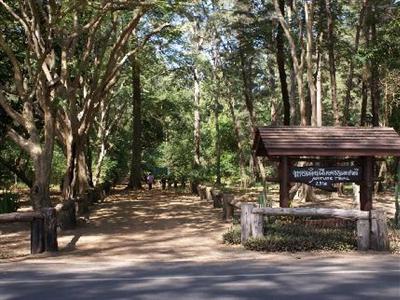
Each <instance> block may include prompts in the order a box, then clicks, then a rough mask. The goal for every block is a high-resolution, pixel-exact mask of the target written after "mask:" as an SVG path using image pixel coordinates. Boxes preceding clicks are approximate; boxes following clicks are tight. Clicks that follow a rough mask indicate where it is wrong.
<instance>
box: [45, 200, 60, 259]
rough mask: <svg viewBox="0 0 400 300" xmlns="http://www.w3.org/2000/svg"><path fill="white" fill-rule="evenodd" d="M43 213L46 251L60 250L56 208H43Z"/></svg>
mask: <svg viewBox="0 0 400 300" xmlns="http://www.w3.org/2000/svg"><path fill="white" fill-rule="evenodd" d="M42 214H43V217H44V240H45V251H50V252H53V251H58V242H57V212H56V209H55V208H52V207H47V208H43V209H42Z"/></svg>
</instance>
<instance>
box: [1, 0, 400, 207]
mask: <svg viewBox="0 0 400 300" xmlns="http://www.w3.org/2000/svg"><path fill="white" fill-rule="evenodd" d="M0 22H1V26H0V189H1V190H3V191H7V190H9V189H10V188H11V187H12V186H15V185H18V186H20V187H25V188H29V191H30V200H31V205H32V207H33V209H34V210H39V209H41V208H43V207H48V206H52V205H53V203H51V198H50V194H51V193H50V191H51V190H52V189H60V190H61V195H62V198H63V199H65V200H68V199H74V198H76V197H78V196H79V195H83V194H85V193H86V192H87V191H88V190H89V189H92V188H94V187H96V186H98V185H100V184H104V183H110V184H121V183H125V184H127V186H128V187H129V188H132V189H140V188H142V187H143V185H144V184H143V181H142V180H143V176H144V175H145V174H148V173H149V172H152V173H153V174H154V175H155V177H156V180H159V179H160V178H161V177H162V176H165V177H166V178H167V179H168V180H170V181H179V182H181V181H191V182H209V183H215V184H217V185H236V186H241V187H247V186H252V185H255V184H257V183H259V182H260V181H262V179H263V178H264V179H265V177H268V176H272V175H273V174H272V172H273V169H272V168H271V167H270V166H269V165H268V162H267V161H264V160H262V159H260V158H257V157H255V156H254V153H253V152H252V142H253V137H254V131H255V128H256V127H257V126H259V125H279V126H283V125H293V126H314V127H321V126H367V127H372V126H382V127H393V128H395V130H396V131H397V132H400V96H399V95H400V76H399V75H400V60H399V57H400V1H395V0H352V1H344V0H191V1H183V0H182V1H179V0H131V1H128V0H97V1H89V0H65V1H59V0H26V1H22V0H11V1H9V0H0ZM397 163H398V162H397V161H396V160H395V159H394V158H387V159H386V160H382V161H380V162H379V164H377V172H378V171H379V176H380V177H384V178H385V183H387V184H390V183H391V184H393V182H394V181H395V177H396V176H395V174H396V164H397Z"/></svg>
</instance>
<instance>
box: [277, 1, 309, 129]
mask: <svg viewBox="0 0 400 300" xmlns="http://www.w3.org/2000/svg"><path fill="white" fill-rule="evenodd" d="M273 3H274V7H275V13H276V14H277V16H278V19H279V22H280V24H281V26H282V28H283V31H284V32H285V35H286V38H287V39H288V41H289V46H290V54H291V58H292V63H293V73H294V74H293V75H294V77H295V78H296V82H297V92H298V95H299V100H300V125H301V126H306V125H307V112H306V102H305V98H304V92H303V60H304V49H303V48H301V52H300V61H299V59H298V58H297V52H298V51H297V47H296V43H295V41H294V39H293V37H292V34H291V33H290V27H289V25H288V23H287V22H286V20H285V18H284V16H283V15H282V12H281V10H280V8H279V5H278V2H277V0H273ZM300 25H301V24H300Z"/></svg>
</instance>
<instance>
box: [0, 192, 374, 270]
mask: <svg viewBox="0 0 400 300" xmlns="http://www.w3.org/2000/svg"><path fill="white" fill-rule="evenodd" d="M338 201H339V200H338ZM343 201H344V200H340V201H339V202H340V203H339V202H338V203H339V204H340V205H339V204H338V206H339V207H341V206H342V207H343V206H344V205H345V204H346V203H347V202H348V203H347V204H349V205H350V204H351V201H350V200H349V199H348V200H346V201H347V202H343ZM320 202H321V203H319V206H321V207H324V206H325V204H326V203H328V204H329V205H330V206H335V203H336V202H335V201H332V199H330V200H329V199H328V200H326V201H320ZM325 202H326V203H325ZM379 205H381V204H379ZM221 214H222V212H221V209H213V208H212V204H211V203H207V202H206V201H205V200H200V199H199V197H198V196H194V195H191V194H185V193H175V191H161V190H160V189H155V190H152V191H139V192H133V191H127V190H124V189H117V190H114V192H113V194H112V195H110V196H109V197H107V198H106V199H105V201H104V202H102V203H99V204H96V206H94V207H92V209H91V214H90V218H89V220H88V221H87V222H82V224H80V225H79V226H78V227H77V228H76V229H75V230H71V231H63V232H60V234H59V239H58V241H59V248H60V251H59V252H58V253H56V254H40V255H35V256H31V255H29V249H30V241H29V237H30V231H29V225H28V224H22V223H15V224H3V225H1V226H0V262H7V261H36V260H40V261H43V260H45V261H55V262H77V263H80V262H81V263H83V262H107V261H111V262H129V261H131V262H143V263H152V262H171V261H197V262H210V261H227V260H231V261H235V260H241V259H263V260H265V259H272V260H273V261H280V260H287V259H288V258H292V259H298V258H299V257H301V258H306V257H312V256H316V255H317V256H318V253H294V254H292V253H273V254H266V253H257V252H252V251H246V250H244V249H243V248H242V247H240V246H236V247H235V246H227V245H224V244H222V234H223V233H224V232H225V231H226V230H227V229H228V228H229V227H230V226H231V225H230V224H226V223H224V222H222V220H221ZM349 254H350V256H351V255H354V254H356V253H349ZM322 255H323V256H326V255H330V256H332V257H335V256H338V255H340V256H343V255H344V254H343V253H340V254H339V253H330V254H328V253H323V254H322ZM356 255H357V254H356Z"/></svg>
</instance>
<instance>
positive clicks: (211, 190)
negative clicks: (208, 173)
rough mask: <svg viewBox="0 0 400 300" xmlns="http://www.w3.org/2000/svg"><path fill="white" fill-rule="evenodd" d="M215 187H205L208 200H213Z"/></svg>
mask: <svg viewBox="0 0 400 300" xmlns="http://www.w3.org/2000/svg"><path fill="white" fill-rule="evenodd" d="M213 190H214V189H213V187H211V186H206V187H205V194H206V200H207V201H213V199H212V192H213Z"/></svg>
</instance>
